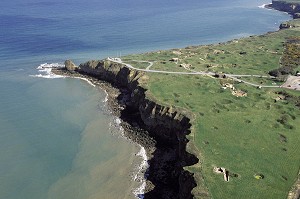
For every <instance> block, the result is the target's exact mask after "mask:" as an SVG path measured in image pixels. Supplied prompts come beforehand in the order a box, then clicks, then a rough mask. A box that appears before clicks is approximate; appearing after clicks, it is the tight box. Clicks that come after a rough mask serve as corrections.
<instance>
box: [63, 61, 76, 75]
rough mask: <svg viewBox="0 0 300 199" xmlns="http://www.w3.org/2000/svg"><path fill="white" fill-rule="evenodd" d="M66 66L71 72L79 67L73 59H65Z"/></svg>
mask: <svg viewBox="0 0 300 199" xmlns="http://www.w3.org/2000/svg"><path fill="white" fill-rule="evenodd" d="M65 68H66V69H67V70H68V71H69V72H74V71H76V70H77V69H78V66H76V65H75V64H74V63H73V62H72V61H71V60H66V61H65Z"/></svg>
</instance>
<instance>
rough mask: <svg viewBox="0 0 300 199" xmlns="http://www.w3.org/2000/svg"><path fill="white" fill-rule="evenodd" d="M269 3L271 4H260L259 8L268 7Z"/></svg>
mask: <svg viewBox="0 0 300 199" xmlns="http://www.w3.org/2000/svg"><path fill="white" fill-rule="evenodd" d="M267 5H270V4H263V5H261V6H258V7H259V8H266V6H267Z"/></svg>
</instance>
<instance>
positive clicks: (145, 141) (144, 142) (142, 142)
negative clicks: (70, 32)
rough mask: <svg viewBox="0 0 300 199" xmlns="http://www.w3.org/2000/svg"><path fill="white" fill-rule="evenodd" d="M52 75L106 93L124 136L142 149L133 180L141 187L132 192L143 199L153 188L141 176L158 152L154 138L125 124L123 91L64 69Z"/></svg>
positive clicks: (105, 100) (58, 69)
mask: <svg viewBox="0 0 300 199" xmlns="http://www.w3.org/2000/svg"><path fill="white" fill-rule="evenodd" d="M51 73H52V74H54V75H57V76H60V77H61V78H74V79H81V80H83V81H86V82H87V83H88V84H90V85H91V86H93V87H98V88H100V89H101V90H103V91H104V92H105V93H106V96H105V99H104V102H106V103H107V105H108V107H109V110H110V112H111V115H113V116H114V117H116V119H118V120H120V122H118V124H117V125H119V126H120V128H122V136H123V137H124V138H125V139H128V140H129V141H130V142H133V143H134V144H136V145H138V146H139V147H140V151H139V152H138V153H137V154H136V156H138V157H139V158H141V159H142V161H141V164H140V165H139V166H138V168H137V172H136V173H135V174H134V176H133V179H132V180H133V181H136V180H138V181H140V182H141V185H140V186H139V187H137V188H136V189H134V190H132V193H133V194H134V195H135V197H136V198H139V199H143V198H144V194H145V191H146V190H148V189H151V187H150V188H149V184H148V183H147V182H146V179H145V178H144V179H140V177H139V175H142V176H144V177H145V176H147V170H148V168H149V163H148V161H149V160H150V159H151V157H152V156H151V153H152V152H153V151H155V150H156V148H155V144H156V142H155V141H154V140H153V139H152V138H150V137H149V135H148V133H147V132H145V131H144V130H143V129H140V128H138V127H132V125H130V124H129V123H127V122H125V121H124V120H123V119H122V118H121V111H122V110H123V107H122V105H121V104H119V102H118V99H117V97H118V96H119V95H120V94H121V91H120V90H119V89H118V88H115V87H114V86H112V85H111V84H110V83H107V82H105V81H102V80H99V79H96V78H94V77H91V76H88V75H83V74H80V73H70V72H68V71H67V70H63V69H62V68H53V69H52V70H51ZM38 77H40V76H38ZM141 180H142V181H141Z"/></svg>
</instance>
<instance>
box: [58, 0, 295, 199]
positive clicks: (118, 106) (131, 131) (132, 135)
mask: <svg viewBox="0 0 300 199" xmlns="http://www.w3.org/2000/svg"><path fill="white" fill-rule="evenodd" d="M270 5H271V4H266V5H263V6H264V7H263V8H266V9H275V8H272V7H269V6H270ZM276 10H277V9H276ZM279 11H281V12H285V11H282V10H279ZM289 14H291V13H289ZM291 15H292V14H291ZM277 31H278V30H277ZM266 34H267V33H266ZM263 35H265V34H263ZM61 71H62V70H57V71H54V74H58V75H59V74H60V72H61ZM66 73H68V75H67V76H68V77H71V78H77V79H82V80H85V81H87V82H88V83H89V84H91V85H92V86H93V85H94V86H99V87H100V88H101V89H103V90H104V91H105V92H106V93H107V96H108V98H107V102H108V104H109V106H112V109H113V115H115V114H117V115H119V116H117V117H118V118H121V112H122V110H123V108H124V106H123V105H122V103H120V101H118V97H119V95H122V94H124V92H125V95H126V94H127V93H126V91H122V89H121V88H117V86H116V87H114V85H113V84H111V83H107V81H103V80H99V79H97V78H94V77H91V76H89V75H83V74H80V73H70V72H68V71H66ZM76 74H77V75H78V74H79V76H76ZM93 78H94V79H95V82H100V83H99V85H98V83H96V84H94V82H93V81H91V80H90V79H93ZM100 84H101V86H100ZM102 84H107V85H105V86H104V87H102V86H103V85H102ZM106 86H107V87H106ZM110 89H112V90H113V89H117V90H118V91H117V92H118V93H119V95H114V94H110V91H111V90H110ZM113 92H114V91H113ZM122 92H123V93H122ZM108 93H109V94H108ZM111 95H112V96H111ZM129 119H132V118H129ZM123 122H124V123H123ZM123 125H124V126H125V128H124V132H125V131H128V132H126V133H125V134H126V135H125V137H127V136H128V137H127V138H128V139H130V140H132V141H133V142H135V143H137V144H138V145H140V144H139V142H140V140H139V139H140V138H141V137H144V136H145V135H146V136H145V137H146V138H143V139H145V140H147V139H150V140H151V139H153V138H149V134H148V132H144V130H143V129H141V131H143V133H145V134H141V135H138V134H139V133H138V131H137V129H136V128H138V127H137V126H135V125H134V126H133V125H132V124H130V122H129V123H128V122H126V121H124V120H123V119H122V122H121V126H122V127H123ZM138 126H139V125H138ZM136 136H137V137H136ZM147 136H148V137H147ZM143 139H142V140H143ZM148 141H149V140H148ZM152 141H153V140H152ZM152 141H150V142H152ZM146 143H147V141H146ZM153 143H154V144H153ZM153 143H152V144H153V145H151V144H150V145H149V146H148V147H149V148H146V149H145V150H146V154H147V157H148V161H151V158H153V156H151V155H150V154H152V153H153V152H154V151H155V150H156V148H155V146H154V145H155V143H156V142H155V141H154V142H153ZM143 144H145V143H143ZM146 145H147V144H146ZM141 146H144V145H141ZM152 147H153V148H152ZM145 174H146V175H147V172H146V173H145ZM142 187H144V188H143V189H144V190H145V191H148V190H151V189H153V185H152V184H149V183H147V184H145V185H144V184H143V185H142ZM138 198H144V196H141V197H139V196H138ZM149 198H155V197H153V196H150V197H149Z"/></svg>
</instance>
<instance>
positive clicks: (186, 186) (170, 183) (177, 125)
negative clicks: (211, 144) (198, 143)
mask: <svg viewBox="0 0 300 199" xmlns="http://www.w3.org/2000/svg"><path fill="white" fill-rule="evenodd" d="M85 64H87V65H88V64H93V61H91V62H87V63H85ZM104 65H105V64H104ZM104 65H103V67H105V66H104ZM114 66H115V65H112V66H111V67H110V66H109V69H112V68H113V67H114ZM67 69H68V67H65V68H57V69H54V70H53V71H52V72H53V73H54V74H56V75H62V76H68V77H77V78H78V77H80V78H84V79H88V80H89V81H91V82H92V83H93V84H95V85H97V86H98V85H99V86H100V87H101V88H102V89H104V90H106V92H107V93H108V94H109V95H108V100H107V103H108V105H109V107H110V108H111V111H112V113H113V115H114V116H116V117H118V118H120V119H121V121H122V122H121V127H122V128H123V129H124V136H125V137H126V138H128V139H129V140H131V141H133V142H134V143H136V144H138V145H141V146H143V147H144V149H145V151H146V154H147V159H148V161H147V162H148V165H149V167H148V168H147V170H146V172H145V174H144V177H145V183H142V185H141V187H140V188H141V189H144V194H141V195H138V196H137V197H138V198H145V199H147V198H150V199H152V198H174V199H175V198H186V199H189V198H193V195H192V192H191V191H192V189H193V188H194V187H195V186H196V182H195V179H194V178H193V174H192V173H190V172H189V171H186V170H185V169H184V167H185V166H191V165H194V164H196V163H197V162H198V161H199V160H198V158H197V157H196V156H194V155H193V154H190V153H188V152H187V151H186V145H187V143H188V142H189V140H187V138H186V135H187V134H190V133H191V131H190V130H189V128H190V127H191V124H190V123H189V121H190V119H188V118H187V117H185V116H184V115H182V114H181V113H179V112H177V111H176V110H173V111H175V112H173V111H172V110H171V109H172V108H170V107H165V108H163V107H161V105H159V104H156V103H155V102H153V101H149V99H146V98H145V93H144V90H143V88H142V87H140V86H139V83H138V80H136V77H132V75H129V74H128V73H131V72H133V71H131V70H129V69H127V68H126V67H124V66H122V65H119V64H117V68H115V69H112V70H114V72H116V71H117V72H116V73H117V74H114V75H116V76H112V74H111V73H110V72H109V71H108V70H109V69H108V70H106V69H107V68H106V69H103V70H106V71H102V72H103V73H104V75H107V76H108V78H104V77H100V76H97V74H93V72H95V71H94V69H92V68H90V69H87V71H76V72H75V71H71V72H70V71H68V70H67ZM89 72H91V73H89ZM96 73H97V72H96ZM133 73H135V75H136V76H137V77H141V76H140V75H141V74H140V73H136V72H133ZM135 75H133V76H135ZM109 78H110V79H109ZM123 78H133V80H131V81H133V82H127V83H125V84H124V85H122V83H123V81H122V80H121V79H123ZM116 79H118V80H116ZM137 79H138V78H137ZM114 81H115V82H114ZM134 90H135V91H134ZM136 90H139V91H140V92H137V93H135V94H136V95H133V93H132V92H133V91H134V92H136ZM130 98H134V99H130ZM136 100H137V102H134V101H136ZM131 103H132V104H131ZM136 106H139V108H137V107H136ZM141 106H143V108H142V109H141ZM151 107H153V108H154V109H157V111H158V110H162V109H164V110H166V111H167V112H165V111H163V112H162V113H160V111H159V112H156V111H155V112H156V113H154V112H153V111H154V110H153V111H151ZM149 108H150V109H149ZM169 109H170V110H169ZM168 110H169V111H171V112H169V111H168ZM172 112H173V113H172ZM148 114H150V115H151V114H152V116H151V117H153V119H155V118H157V119H158V121H156V122H154V121H152V122H154V123H152V122H151V123H152V124H149V123H147V122H146V121H145V117H147V118H148V117H149V116H147V115H148ZM153 114H154V115H153ZM161 114H163V115H161ZM170 116H171V117H170ZM174 117H175V118H177V119H180V120H177V119H175V118H174ZM155 120H156V119H155ZM159 120H161V122H162V123H163V124H159V125H157V122H159ZM148 122H149V121H148ZM165 122H167V123H169V125H168V126H169V127H167V126H165V124H166V123H165ZM159 123H160V122H159ZM153 125H154V126H153ZM144 159H145V158H144ZM145 162H146V161H144V162H143V163H145ZM143 163H142V164H143Z"/></svg>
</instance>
